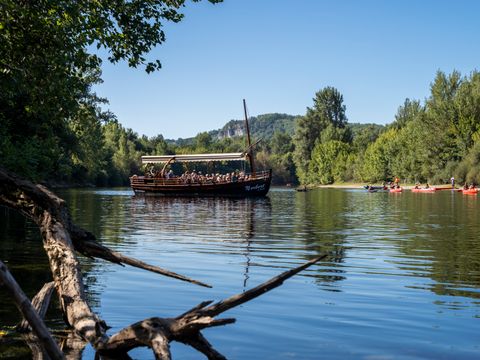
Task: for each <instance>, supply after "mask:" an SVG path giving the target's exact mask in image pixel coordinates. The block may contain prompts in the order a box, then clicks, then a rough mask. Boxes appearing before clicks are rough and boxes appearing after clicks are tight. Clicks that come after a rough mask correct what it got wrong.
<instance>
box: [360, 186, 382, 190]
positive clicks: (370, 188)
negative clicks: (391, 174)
mask: <svg viewBox="0 0 480 360" xmlns="http://www.w3.org/2000/svg"><path fill="white" fill-rule="evenodd" d="M363 188H364V189H365V190H387V187H386V186H368V185H365V186H364V187H363Z"/></svg>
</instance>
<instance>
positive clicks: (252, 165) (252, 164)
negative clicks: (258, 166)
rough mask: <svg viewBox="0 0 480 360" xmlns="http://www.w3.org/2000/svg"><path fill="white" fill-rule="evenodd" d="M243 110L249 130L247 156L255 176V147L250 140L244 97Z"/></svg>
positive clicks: (248, 134)
mask: <svg viewBox="0 0 480 360" xmlns="http://www.w3.org/2000/svg"><path fill="white" fill-rule="evenodd" d="M243 111H244V113H245V128H246V130H247V145H248V148H247V149H248V150H247V156H248V160H249V162H250V171H251V172H252V175H253V176H255V165H254V163H253V148H252V143H251V141H250V128H249V126H248V117H247V103H246V102H245V99H243Z"/></svg>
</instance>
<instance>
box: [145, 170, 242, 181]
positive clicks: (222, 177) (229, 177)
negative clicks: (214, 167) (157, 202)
mask: <svg viewBox="0 0 480 360" xmlns="http://www.w3.org/2000/svg"><path fill="white" fill-rule="evenodd" d="M146 176H147V177H151V178H156V179H167V180H176V181H177V182H180V183H183V184H217V183H228V182H241V181H248V180H250V179H251V176H250V175H248V174H245V172H244V171H239V170H236V171H233V172H228V173H225V174H220V173H215V174H214V173H210V174H203V173H202V172H201V171H198V172H197V171H196V170H193V171H191V172H190V171H185V172H184V173H183V174H182V175H180V176H177V175H175V174H174V172H173V170H172V169H170V170H169V171H168V172H162V171H155V169H154V168H153V167H152V168H150V169H149V170H148V171H147V172H146Z"/></svg>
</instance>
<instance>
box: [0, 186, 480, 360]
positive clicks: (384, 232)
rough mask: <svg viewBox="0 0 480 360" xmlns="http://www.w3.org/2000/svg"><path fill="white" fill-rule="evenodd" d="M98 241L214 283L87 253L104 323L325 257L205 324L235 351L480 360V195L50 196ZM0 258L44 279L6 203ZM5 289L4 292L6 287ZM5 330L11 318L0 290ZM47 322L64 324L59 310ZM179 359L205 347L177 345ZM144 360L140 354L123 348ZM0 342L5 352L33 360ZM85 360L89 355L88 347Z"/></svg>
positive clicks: (30, 232)
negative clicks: (217, 322)
mask: <svg viewBox="0 0 480 360" xmlns="http://www.w3.org/2000/svg"><path fill="white" fill-rule="evenodd" d="M58 194H59V195H60V196H61V197H63V198H64V199H66V200H67V202H68V204H69V207H70V211H71V214H72V216H73V218H74V220H75V222H76V223H77V224H78V225H80V226H82V227H84V228H85V229H87V230H89V231H91V232H93V233H94V234H95V235H96V236H97V237H98V239H99V240H100V241H101V242H102V243H103V244H104V245H106V246H109V247H111V248H112V249H114V250H117V251H120V252H123V253H124V254H126V255H129V256H132V257H136V258H138V259H140V260H143V261H145V262H148V263H151V264H154V265H158V266H161V267H164V268H167V269H169V270H172V271H175V272H178V273H181V274H183V275H187V276H189V277H192V278H194V279H197V280H201V281H203V282H206V283H209V284H211V285H213V288H212V289H208V288H202V287H199V286H196V285H192V284H189V283H184V282H181V281H178V280H175V279H170V278H165V277H162V276H160V275H157V274H153V273H148V272H146V271H143V270H138V269H134V268H132V267H129V266H126V267H121V266H118V265H114V264H110V263H107V262H105V261H103V260H92V259H86V258H81V262H82V269H83V271H84V280H85V284H86V288H87V292H88V294H89V300H90V304H91V305H92V307H93V308H94V310H95V311H96V312H98V314H99V315H100V316H101V318H102V319H104V320H105V321H106V322H107V324H108V325H109V326H111V327H112V329H110V330H109V333H111V334H112V333H114V332H115V331H117V330H119V329H121V328H122V327H124V326H127V325H129V324H131V323H133V322H136V321H138V320H141V319H144V318H147V317H151V316H163V317H171V316H176V315H179V314H181V313H183V312H184V311H185V310H187V309H189V308H191V307H193V306H194V305H196V304H198V303H199V302H201V301H204V300H209V299H212V300H220V299H222V298H225V297H228V296H230V295H233V294H236V293H240V292H243V291H245V290H246V289H249V288H251V287H254V286H256V285H258V284H259V283H261V282H263V281H266V280H267V279H269V278H270V277H273V276H275V275H277V274H279V273H281V272H283V271H285V270H287V269H289V268H291V267H294V266H296V265H299V264H301V263H303V262H305V261H307V260H308V259H311V258H312V257H314V256H317V255H319V254H324V253H327V254H329V256H328V258H327V259H326V260H324V261H322V262H320V263H319V264H318V265H314V266H312V267H311V268H309V269H307V270H306V271H304V272H302V273H300V274H299V275H297V276H296V277H294V278H292V279H290V280H288V281H286V282H285V283H284V285H282V286H281V287H280V288H277V289H275V290H273V291H271V292H269V293H267V294H265V295H264V296H262V297H260V298H257V299H255V300H253V301H251V302H249V303H246V304H244V305H242V306H240V307H238V308H235V309H233V310H231V311H229V312H227V313H225V314H224V315H223V317H235V318H236V319H237V322H236V323H235V324H231V325H227V326H224V327H217V328H211V329H208V330H206V331H205V332H204V334H205V336H206V337H207V338H208V339H209V341H210V342H211V343H212V344H213V345H214V347H215V348H216V349H217V350H218V351H219V352H220V353H222V354H223V355H225V356H226V357H227V358H229V359H292V358H293V359H319V358H322V359H369V360H372V359H376V360H378V359H478V358H480V341H479V340H480V338H479V335H478V329H479V328H480V236H479V234H480V222H479V220H480V213H479V209H480V199H478V198H477V196H467V195H462V194H461V193H453V192H450V191H441V192H437V193H433V194H414V193H411V192H404V193H399V194H389V193H367V192H364V191H362V190H359V189H318V190H313V191H309V192H295V191H293V190H290V189H285V188H273V189H271V191H270V193H269V195H268V197H266V198H262V199H214V198H209V199H201V198H190V199H188V198H183V199H180V198H178V199H169V198H153V197H147V198H145V197H136V196H133V195H132V192H131V191H130V190H129V189H71V190H62V191H58ZM0 237H1V241H0V254H1V259H2V260H3V261H5V262H6V263H7V265H8V266H9V268H10V270H11V271H12V273H13V274H14V276H15V277H16V278H17V280H18V282H19V283H20V284H21V286H22V287H23V288H24V290H25V292H26V293H27V294H28V295H29V296H32V295H33V294H35V292H36V291H38V290H39V289H40V287H41V286H42V284H43V283H44V282H45V281H48V279H49V278H50V275H49V271H48V263H47V260H46V256H45V255H44V252H43V248H42V246H41V239H40V236H39V233H38V230H37V228H36V227H35V225H34V224H32V223H31V222H29V221H25V220H24V219H23V218H22V217H21V216H19V215H17V214H16V213H13V212H11V211H8V210H6V209H5V208H0ZM0 291H1V289H0ZM0 295H1V296H0V331H4V332H8V331H9V328H8V326H10V325H14V324H15V323H16V322H17V321H18V320H19V315H18V312H17V311H16V309H15V307H14V306H13V305H12V304H11V301H10V299H9V298H8V297H7V296H6V295H5V293H4V292H0ZM47 316H48V321H47V322H48V325H49V326H50V327H52V328H57V329H58V328H62V327H63V324H62V320H61V315H60V314H59V312H58V310H56V306H55V304H54V306H52V309H51V310H50V311H49V313H48V314H47ZM171 350H172V357H173V358H174V359H198V358H202V356H201V355H199V354H198V353H196V352H195V351H194V350H192V349H191V348H188V347H186V346H184V345H182V344H173V345H172V348H171ZM130 355H131V356H132V357H133V358H135V359H149V358H152V356H151V352H150V351H149V350H147V349H137V350H134V351H132V352H131V353H130ZM30 356H31V355H30V354H29V350H28V347H27V346H26V345H24V344H23V342H21V341H17V340H12V339H9V336H3V338H0V358H12V359H13V358H15V359H19V358H29V357H30ZM83 358H84V359H93V358H94V352H93V350H92V348H91V347H90V346H87V347H86V348H85V349H84V350H83Z"/></svg>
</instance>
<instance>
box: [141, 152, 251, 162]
mask: <svg viewBox="0 0 480 360" xmlns="http://www.w3.org/2000/svg"><path fill="white" fill-rule="evenodd" d="M246 159H247V154H246V153H225V154H191V155H185V154H179V155H156V156H142V164H151V163H166V162H168V161H170V160H173V161H178V162H209V161H239V160H246Z"/></svg>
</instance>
